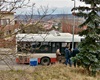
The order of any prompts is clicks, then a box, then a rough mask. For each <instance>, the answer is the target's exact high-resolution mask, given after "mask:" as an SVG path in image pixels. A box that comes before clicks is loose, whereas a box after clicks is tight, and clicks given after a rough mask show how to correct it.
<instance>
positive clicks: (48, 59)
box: [41, 57, 50, 65]
mask: <svg viewBox="0 0 100 80" xmlns="http://www.w3.org/2000/svg"><path fill="white" fill-rule="evenodd" d="M41 64H42V65H49V64H50V58H49V57H43V58H42V59H41Z"/></svg>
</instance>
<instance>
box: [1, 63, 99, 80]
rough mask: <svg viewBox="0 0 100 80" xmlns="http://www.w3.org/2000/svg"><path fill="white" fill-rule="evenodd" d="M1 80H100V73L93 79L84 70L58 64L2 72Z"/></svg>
mask: <svg viewBox="0 0 100 80" xmlns="http://www.w3.org/2000/svg"><path fill="white" fill-rule="evenodd" d="M0 80H100V73H98V74H97V76H96V77H92V76H89V75H88V74H87V71H85V70H84V69H83V68H74V67H69V66H66V65H63V64H58V63H56V64H53V65H49V66H41V65H39V66H36V67H31V68H30V67H28V68H27V69H25V70H14V71H13V70H12V71H0Z"/></svg>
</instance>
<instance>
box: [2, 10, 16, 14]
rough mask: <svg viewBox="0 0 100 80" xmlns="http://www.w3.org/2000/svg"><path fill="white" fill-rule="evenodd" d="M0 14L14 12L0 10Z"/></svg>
mask: <svg viewBox="0 0 100 80" xmlns="http://www.w3.org/2000/svg"><path fill="white" fill-rule="evenodd" d="M0 13H1V14H14V13H15V12H11V11H0Z"/></svg>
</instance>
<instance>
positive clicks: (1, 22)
mask: <svg viewBox="0 0 100 80" xmlns="http://www.w3.org/2000/svg"><path fill="white" fill-rule="evenodd" d="M9 24H10V19H0V25H2V26H5V25H9Z"/></svg>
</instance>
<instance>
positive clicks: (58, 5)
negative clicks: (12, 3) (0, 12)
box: [16, 0, 85, 14]
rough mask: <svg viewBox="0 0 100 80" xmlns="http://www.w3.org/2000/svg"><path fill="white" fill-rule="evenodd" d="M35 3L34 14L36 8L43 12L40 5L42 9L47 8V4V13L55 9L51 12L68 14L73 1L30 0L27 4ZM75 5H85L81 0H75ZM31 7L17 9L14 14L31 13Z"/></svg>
mask: <svg viewBox="0 0 100 80" xmlns="http://www.w3.org/2000/svg"><path fill="white" fill-rule="evenodd" d="M33 3H35V5H34V8H33V12H34V14H37V10H38V9H39V10H40V13H41V14H42V13H43V10H41V6H42V7H43V9H45V8H47V6H48V14H49V13H51V12H52V10H55V11H54V12H53V14H70V13H71V9H72V8H73V6H74V1H72V0H30V3H29V5H32V4H33ZM75 3H76V4H75V6H80V5H85V4H84V3H82V2H79V0H76V2H75ZM31 11H32V9H31V8H23V9H19V10H18V11H17V12H16V14H18V13H21V12H22V13H27V14H31Z"/></svg>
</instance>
